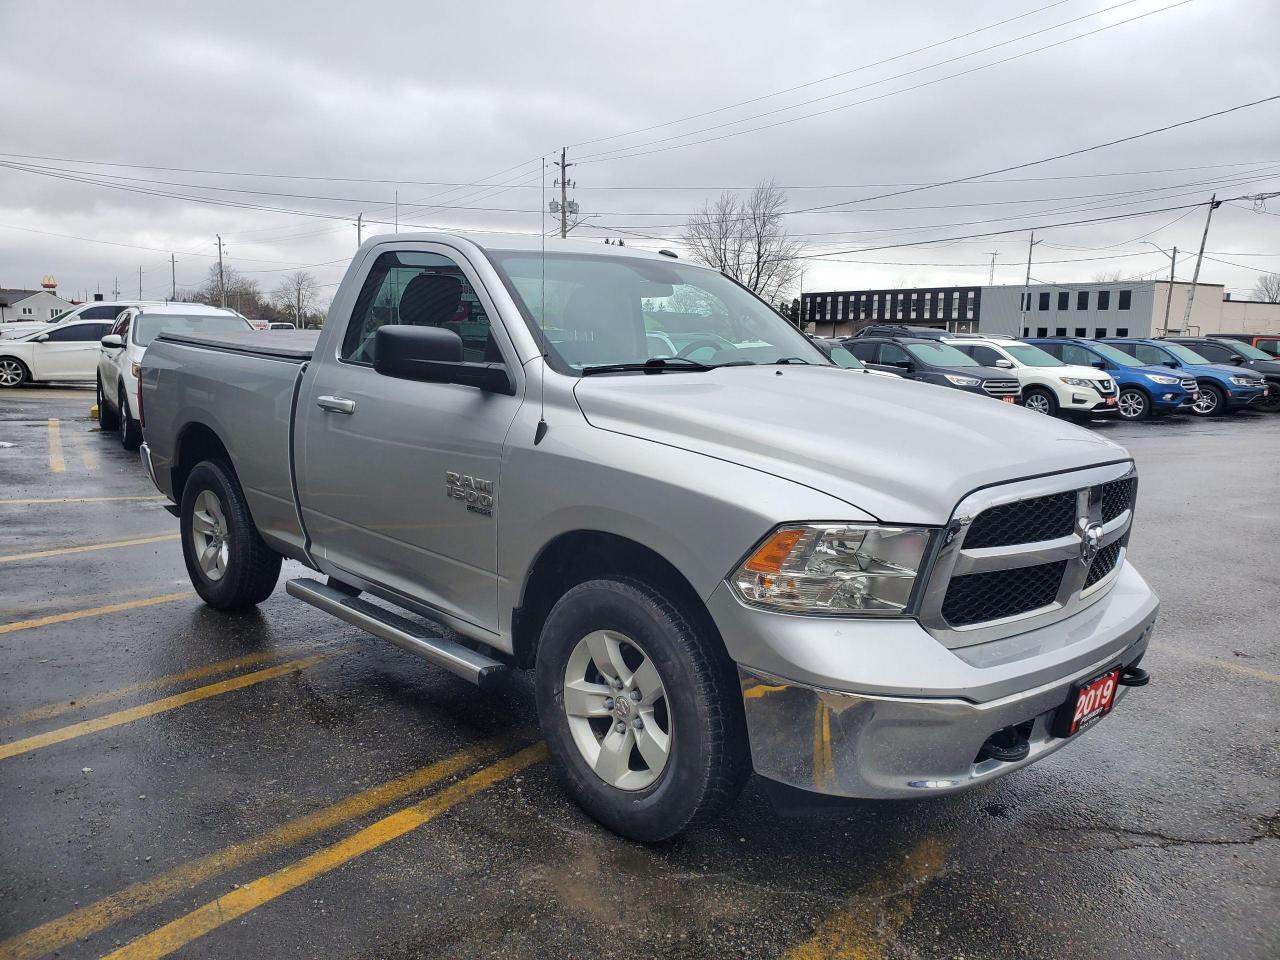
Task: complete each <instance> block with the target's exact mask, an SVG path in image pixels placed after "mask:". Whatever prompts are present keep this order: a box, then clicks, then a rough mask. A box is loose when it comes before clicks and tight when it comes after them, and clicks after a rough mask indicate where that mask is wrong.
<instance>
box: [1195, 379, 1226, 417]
mask: <svg viewBox="0 0 1280 960" xmlns="http://www.w3.org/2000/svg"><path fill="white" fill-rule="evenodd" d="M1226 412H1227V395H1226V394H1225V393H1223V392H1222V388H1221V387H1219V386H1215V385H1214V384H1212V383H1202V384H1200V399H1199V400H1197V401H1196V402H1195V403H1193V404H1192V405H1191V413H1192V415H1193V416H1197V417H1218V416H1221V415H1222V414H1224V413H1226Z"/></svg>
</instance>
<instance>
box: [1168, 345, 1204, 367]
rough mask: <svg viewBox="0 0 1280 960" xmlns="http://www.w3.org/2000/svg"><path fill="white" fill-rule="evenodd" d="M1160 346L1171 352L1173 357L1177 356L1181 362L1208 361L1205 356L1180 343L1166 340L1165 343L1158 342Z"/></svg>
mask: <svg viewBox="0 0 1280 960" xmlns="http://www.w3.org/2000/svg"><path fill="white" fill-rule="evenodd" d="M1160 346H1162V347H1164V348H1165V349H1166V350H1168V351H1169V352H1170V353H1172V354H1173V355H1174V356H1175V357H1177V358H1178V359H1179V360H1181V361H1182V362H1183V363H1208V362H1209V361H1208V360H1207V359H1206V358H1204V357H1202V356H1200V354H1198V353H1196V352H1195V351H1194V350H1191V349H1189V348H1187V347H1184V346H1183V345H1182V344H1180V343H1168V342H1166V343H1162V344H1160Z"/></svg>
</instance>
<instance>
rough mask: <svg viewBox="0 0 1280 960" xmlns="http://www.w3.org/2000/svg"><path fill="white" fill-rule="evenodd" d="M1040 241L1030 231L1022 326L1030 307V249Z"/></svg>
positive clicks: (1025, 322)
mask: <svg viewBox="0 0 1280 960" xmlns="http://www.w3.org/2000/svg"><path fill="white" fill-rule="evenodd" d="M1039 242H1040V241H1039V240H1037V239H1036V235H1035V232H1034V231H1032V234H1031V243H1029V244H1028V245H1027V279H1026V280H1025V281H1024V282H1023V284H1022V326H1024V327H1025V326H1026V325H1027V311H1028V310H1030V309H1031V251H1032V250H1034V249H1035V248H1036V244H1037V243H1039Z"/></svg>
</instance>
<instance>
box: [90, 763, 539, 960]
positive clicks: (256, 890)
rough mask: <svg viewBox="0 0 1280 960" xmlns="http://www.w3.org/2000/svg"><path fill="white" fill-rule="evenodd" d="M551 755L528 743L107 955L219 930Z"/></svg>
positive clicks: (158, 949)
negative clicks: (335, 841)
mask: <svg viewBox="0 0 1280 960" xmlns="http://www.w3.org/2000/svg"><path fill="white" fill-rule="evenodd" d="M546 755H547V751H546V747H545V746H544V745H543V744H541V743H536V744H534V745H533V746H531V747H525V748H524V749H523V750H521V751H520V752H519V753H515V754H512V755H511V756H509V757H506V758H505V759H503V760H499V761H498V762H497V763H494V764H491V765H490V766H487V767H485V768H484V769H483V770H479V771H477V772H476V773H473V774H472V775H471V776H469V777H467V778H466V779H465V780H460V781H458V782H457V783H455V784H453V785H452V786H449V787H446V788H445V789H443V790H441V791H440V792H439V793H436V794H433V795H432V796H430V797H428V798H427V799H425V800H423V801H421V802H419V803H415V804H414V805H413V806H411V807H406V808H405V809H403V810H400V811H398V812H396V813H393V814H391V815H390V816H387V817H384V818H382V819H381V820H379V821H377V822H376V823H372V824H370V825H369V826H367V827H365V828H364V829H363V830H357V831H356V832H355V833H353V834H352V835H351V836H349V837H347V838H346V839H344V840H339V841H338V842H337V843H335V844H332V845H331V846H328V847H325V848H324V849H322V850H317V851H316V852H315V853H313V854H311V855H310V856H308V857H303V858H302V859H301V860H298V861H296V862H294V863H291V864H289V865H288V866H286V867H282V868H280V869H279V870H277V871H275V873H269V874H267V875H266V876H265V877H260V878H259V879H257V880H254V881H253V882H252V883H246V884H244V885H243V886H241V887H239V888H238V889H236V890H232V891H231V892H230V893H227V894H225V895H223V896H221V897H219V898H218V899H216V900H212V901H210V902H208V903H206V904H204V905H203V906H201V907H197V908H196V909H195V910H192V911H191V912H190V913H188V914H187V915H186V916H183V917H179V918H178V919H177V920H174V921H172V922H170V923H167V924H165V925H164V926H163V927H160V928H159V929H158V930H154V931H152V932H151V933H148V934H146V935H145V936H142V937H139V938H138V939H137V940H134V941H133V942H132V943H128V944H125V945H124V946H123V947H121V948H120V949H119V950H114V951H112V952H111V953H109V954H107V955H106V956H105V957H104V958H103V960H153V958H156V957H165V956H168V955H169V954H171V953H173V951H175V950H178V949H181V948H182V947H184V946H186V945H187V944H188V943H190V942H191V941H193V940H195V939H197V938H199V937H202V936H204V935H205V934H206V933H208V932H210V931H211V930H216V929H217V928H218V927H220V926H222V925H223V924H225V923H229V922H230V921H232V920H234V919H236V918H237V917H242V916H244V915H245V914H246V913H248V912H249V911H251V910H255V909H257V908H258V907H260V906H262V905H263V904H266V903H269V902H271V901H272V900H274V899H276V898H277V897H280V896H283V895H284V894H286V893H288V892H289V891H291V890H296V889H297V888H298V887H300V886H302V885H303V884H306V883H309V882H311V881H312V880H314V879H315V878H316V877H319V876H323V875H324V874H326V873H329V872H330V871H331V870H336V869H337V868H338V867H340V866H342V865H343V864H345V863H347V862H349V861H351V860H354V859H355V858H356V857H359V856H361V855H362V854H365V853H368V852H369V851H370V850H375V849H377V848H378V847H381V846H383V845H384V844H387V843H390V842H391V841H392V840H395V839H396V838H398V837H402V836H404V835H405V834H406V833H408V832H410V831H411V830H416V829H417V828H418V827H421V826H423V825H424V824H426V823H429V822H430V821H431V820H434V819H435V818H436V817H438V816H439V815H440V814H442V813H445V812H446V811H447V810H449V809H451V808H452V807H455V806H457V805H458V804H459V803H461V802H462V801H464V800H466V799H468V798H469V797H473V796H475V795H476V794H477V793H479V792H481V791H482V790H486V789H488V788H489V787H491V786H493V785H494V784H496V783H499V782H500V781H502V780H504V779H506V778H507V777H509V776H511V775H512V774H515V773H519V772H520V771H521V770H523V769H525V768H526V767H528V766H530V765H531V764H534V763H537V762H538V761H539V760H542V759H543V758H544V757H546Z"/></svg>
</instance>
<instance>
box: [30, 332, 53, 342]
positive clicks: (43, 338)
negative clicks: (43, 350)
mask: <svg viewBox="0 0 1280 960" xmlns="http://www.w3.org/2000/svg"><path fill="white" fill-rule="evenodd" d="M48 339H49V335H48V334H47V333H42V334H40V335H39V336H38V337H32V338H31V342H32V343H44V342H45V341H46V340H48Z"/></svg>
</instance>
